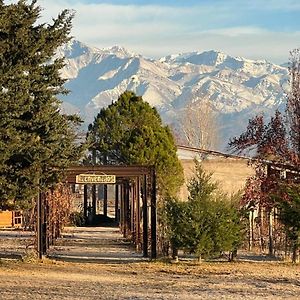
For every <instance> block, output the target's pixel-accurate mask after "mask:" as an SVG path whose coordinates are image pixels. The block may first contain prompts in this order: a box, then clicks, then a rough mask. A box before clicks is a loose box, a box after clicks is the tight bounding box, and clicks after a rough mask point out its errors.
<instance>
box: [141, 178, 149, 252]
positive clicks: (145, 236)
mask: <svg viewBox="0 0 300 300" xmlns="http://www.w3.org/2000/svg"><path fill="white" fill-rule="evenodd" d="M142 199H143V257H148V207H147V175H144V180H143V187H142Z"/></svg>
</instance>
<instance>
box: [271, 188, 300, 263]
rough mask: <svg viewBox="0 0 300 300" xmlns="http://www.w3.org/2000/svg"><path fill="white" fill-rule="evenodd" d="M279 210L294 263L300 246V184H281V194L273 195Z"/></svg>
mask: <svg viewBox="0 0 300 300" xmlns="http://www.w3.org/2000/svg"><path fill="white" fill-rule="evenodd" d="M273 198H274V200H275V204H276V206H277V208H278V217H279V219H280V221H281V222H282V224H283V225H284V227H285V231H286V234H287V237H288V239H289V241H290V242H291V245H290V246H291V247H290V248H291V249H292V261H293V262H294V263H295V262H296V260H297V252H298V249H299V245H300V188H299V184H291V183H290V184H281V185H280V188H279V192H278V193H277V194H275V195H273Z"/></svg>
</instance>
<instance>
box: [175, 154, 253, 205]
mask: <svg viewBox="0 0 300 300" xmlns="http://www.w3.org/2000/svg"><path fill="white" fill-rule="evenodd" d="M181 163H182V166H183V169H184V175H185V185H184V186H183V187H182V188H181V191H180V195H179V196H180V198H181V199H183V200H184V199H187V197H188V190H187V186H186V184H187V183H188V182H189V180H190V179H191V177H192V176H193V174H194V161H193V160H192V159H182V160H181ZM202 166H203V168H204V170H205V171H207V172H211V173H213V174H212V178H213V180H214V181H216V182H218V183H219V185H220V188H221V189H222V190H223V191H224V192H226V193H228V194H232V193H235V192H237V191H239V190H241V189H243V188H244V186H245V183H246V179H247V178H248V177H249V176H251V175H253V174H254V169H253V168H252V167H251V166H249V165H248V163H247V160H244V159H236V158H225V157H224V158H222V157H208V158H206V159H204V160H202Z"/></svg>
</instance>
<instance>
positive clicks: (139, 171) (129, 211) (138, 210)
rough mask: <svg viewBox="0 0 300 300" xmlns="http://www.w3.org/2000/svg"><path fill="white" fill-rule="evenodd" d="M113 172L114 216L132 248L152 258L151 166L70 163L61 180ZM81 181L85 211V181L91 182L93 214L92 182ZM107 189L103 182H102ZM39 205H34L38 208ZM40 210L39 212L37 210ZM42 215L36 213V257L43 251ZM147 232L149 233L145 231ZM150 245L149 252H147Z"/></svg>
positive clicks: (153, 206)
mask: <svg viewBox="0 0 300 300" xmlns="http://www.w3.org/2000/svg"><path fill="white" fill-rule="evenodd" d="M82 174H85V175H88V174H91V175H115V177H116V182H115V183H114V184H115V218H116V220H117V221H118V223H119V226H120V229H121V231H122V233H123V235H124V237H126V238H130V239H131V241H132V242H133V243H134V245H135V246H136V249H142V251H143V256H144V257H149V256H150V257H151V258H156V256H157V241H156V239H157V234H156V222H157V215H156V174H155V168H154V167H148V166H141V165H134V166H127V165H121V166H120V165H118V166H116V165H97V166H96V165H93V166H73V167H70V168H68V169H67V170H66V176H65V180H64V182H65V183H66V184H72V185H73V184H78V182H77V181H76V176H78V175H82ZM81 184H83V185H84V199H83V212H84V216H85V217H87V215H88V193H87V191H88V185H91V186H92V191H93V192H92V210H91V211H92V213H94V214H96V192H95V191H96V184H92V183H87V184H85V183H81ZM104 188H106V189H107V185H106V184H105V185H104ZM104 200H106V202H105V201H104V207H103V208H104V210H103V211H104V215H107V199H104ZM39 211H40V213H41V211H42V208H40V209H38V212H39ZM41 214H42V213H41ZM42 219H43V218H42V217H39V216H38V220H39V222H38V223H39V225H38V228H40V230H38V241H39V242H38V252H39V255H40V257H41V256H42V254H44V252H45V250H44V249H45V245H44V244H43V241H44V240H45V237H44V236H43V235H44V234H45V233H44V230H43V227H44V226H43V224H42ZM149 233H150V234H149ZM149 249H150V255H149Z"/></svg>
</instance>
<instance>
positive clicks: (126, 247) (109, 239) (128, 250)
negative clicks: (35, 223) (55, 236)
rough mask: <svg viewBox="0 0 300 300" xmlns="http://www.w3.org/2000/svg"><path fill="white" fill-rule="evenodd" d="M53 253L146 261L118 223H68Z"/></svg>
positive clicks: (76, 258) (74, 257)
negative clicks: (124, 234) (105, 224)
mask: <svg viewBox="0 0 300 300" xmlns="http://www.w3.org/2000/svg"><path fill="white" fill-rule="evenodd" d="M49 256H50V257H52V258H56V259H61V260H64V261H77V262H78V261H81V262H87V261H90V262H91V261H92V262H93V261H94V262H105V263H108V262H118V263H122V262H123V263H128V262H134V261H142V260H144V259H143V258H142V254H141V252H139V253H138V252H136V251H135V249H134V248H133V246H132V245H130V243H129V242H128V241H127V240H126V239H124V238H123V236H122V235H121V234H120V230H119V228H117V227H67V228H65V230H64V233H63V235H62V238H61V239H59V240H58V241H57V242H56V246H54V247H51V249H50V251H49Z"/></svg>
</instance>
